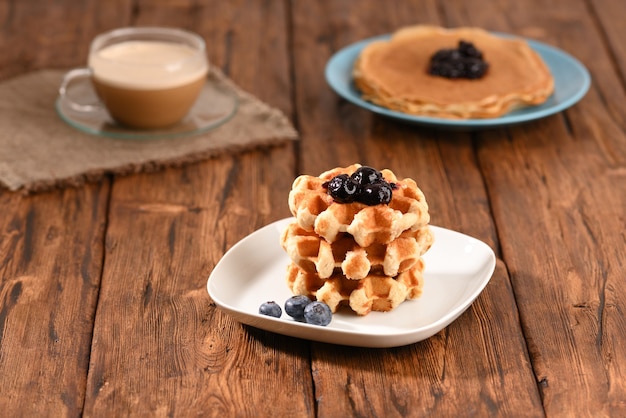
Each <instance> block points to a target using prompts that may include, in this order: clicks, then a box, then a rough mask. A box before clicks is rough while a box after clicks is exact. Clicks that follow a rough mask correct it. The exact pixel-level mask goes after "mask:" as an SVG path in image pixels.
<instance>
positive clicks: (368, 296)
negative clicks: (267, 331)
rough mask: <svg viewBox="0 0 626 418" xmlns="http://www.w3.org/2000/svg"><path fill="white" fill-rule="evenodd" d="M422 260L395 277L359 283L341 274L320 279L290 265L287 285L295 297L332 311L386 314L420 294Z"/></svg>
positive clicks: (377, 277) (381, 276) (378, 276)
mask: <svg viewBox="0 0 626 418" xmlns="http://www.w3.org/2000/svg"><path fill="white" fill-rule="evenodd" d="M423 271H424V262H423V259H421V258H420V259H419V260H418V262H417V263H415V265H414V266H413V267H411V268H410V269H409V270H407V271H404V272H402V273H400V274H398V275H397V276H396V277H389V276H385V275H384V274H370V275H368V276H367V277H365V278H363V279H360V280H351V279H348V278H347V277H345V276H344V275H342V274H341V273H333V274H332V275H331V276H330V277H329V278H327V279H322V278H320V277H319V276H318V275H317V274H316V273H309V272H306V271H304V270H302V269H301V268H300V267H298V266H297V265H296V264H294V263H291V264H290V265H289V266H288V268H287V285H288V286H289V288H290V289H291V291H292V292H293V293H294V294H295V295H305V296H308V297H310V298H314V299H317V300H318V301H322V302H324V303H326V304H327V305H328V306H329V307H330V309H331V311H332V312H336V311H337V309H339V307H340V306H343V305H347V306H349V307H350V309H352V310H353V311H354V312H356V313H357V314H358V315H367V314H368V313H370V312H371V311H379V312H388V311H391V310H393V309H394V308H396V307H397V306H398V305H400V304H401V303H402V302H404V301H405V300H407V299H415V298H417V297H418V296H420V295H421V293H422V287H423V283H424V280H423Z"/></svg>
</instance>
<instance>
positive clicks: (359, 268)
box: [280, 222, 433, 280]
mask: <svg viewBox="0 0 626 418" xmlns="http://www.w3.org/2000/svg"><path fill="white" fill-rule="evenodd" d="M432 241H433V236H432V233H431V231H430V228H429V227H428V226H423V227H421V228H419V229H418V230H416V231H411V230H408V231H404V232H403V233H402V234H400V236H399V237H398V238H396V239H394V240H393V241H391V242H390V243H388V244H372V245H370V246H368V247H361V246H360V245H358V243H357V242H356V241H355V239H354V238H353V237H352V236H351V235H349V234H347V233H344V234H341V235H340V236H339V237H338V238H337V240H335V241H334V242H332V243H330V242H328V241H326V240H325V239H323V238H322V237H320V236H319V235H317V234H316V233H315V232H313V231H307V230H305V229H303V228H301V227H300V226H299V225H298V223H297V222H293V223H291V224H290V225H289V226H288V227H287V228H285V230H284V231H283V233H282V235H281V239H280V244H281V246H282V248H283V249H284V250H285V251H286V252H287V254H288V255H289V258H291V260H292V261H293V262H294V263H295V264H297V265H298V267H300V268H301V269H302V270H304V271H305V272H307V273H316V274H317V275H318V276H319V277H320V278H322V279H327V278H329V277H330V276H331V275H332V274H334V273H336V272H341V273H342V274H343V275H344V276H346V277H347V278H348V279H352V280H360V279H363V278H365V277H366V276H367V275H369V274H370V273H377V274H384V275H385V276H390V277H394V276H396V275H397V274H398V273H402V272H405V271H407V270H409V269H410V268H411V267H413V266H414V265H415V264H416V263H417V262H418V261H419V258H420V257H421V255H422V254H424V253H425V252H426V251H427V250H428V249H429V248H430V246H431V244H432Z"/></svg>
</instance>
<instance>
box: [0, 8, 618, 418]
mask: <svg viewBox="0 0 626 418" xmlns="http://www.w3.org/2000/svg"><path fill="white" fill-rule="evenodd" d="M625 7H626V6H625V5H624V2H621V1H617V0H599V1H591V0H573V1H570V0H555V1H552V2H545V1H539V0H529V1H524V2H520V1H513V0H499V1H490V2H486V1H484V0H472V1H461V0H450V1H442V0H426V1H417V0H411V1H391V2H385V5H384V7H381V3H380V2H374V1H362V2H359V5H358V7H356V6H355V3H354V2H349V1H331V0H328V1H318V2H306V1H294V2H289V1H283V0H275V1H274V0H270V1H265V2H256V1H253V0H237V1H233V2H220V1H217V0H202V1H186V0H159V1H148V0H133V1H131V0H117V1H115V2H97V1H93V0H89V1H84V2H80V3H77V2H73V1H57V2H54V4H52V3H51V4H50V5H46V7H42V6H41V5H40V4H39V2H35V1H31V0H26V1H17V0H13V1H5V2H2V3H1V4H0V50H1V51H2V52H3V53H2V54H0V79H6V78H8V77H11V76H14V75H17V74H21V73H23V72H27V71H31V70H34V69H38V68H50V67H52V68H61V67H63V68H65V67H71V66H77V65H82V64H83V63H84V61H85V59H86V53H87V48H88V45H89V42H90V40H91V39H92V38H93V36H95V35H96V34H97V33H99V32H102V31H104V30H108V29H112V28H114V27H119V26H126V25H167V26H178V27H182V28H186V29H189V30H193V31H196V32H198V33H199V34H200V35H201V36H203V37H204V38H205V39H206V40H207V46H208V54H209V59H210V61H211V62H212V63H213V65H216V66H218V67H219V68H220V69H222V70H223V71H224V72H225V73H226V74H227V75H229V76H230V77H231V78H232V79H233V80H234V81H235V82H236V83H238V84H239V85H240V86H241V87H243V88H244V89H246V90H248V91H250V92H251V93H253V94H254V95H256V96H257V97H259V98H261V99H262V100H264V101H266V102H267V103H269V104H270V105H272V106H276V107H278V108H279V109H281V110H282V111H283V112H285V113H286V114H287V115H288V116H290V117H291V118H292V120H293V121H294V123H295V124H296V125H297V128H298V129H299V131H300V133H301V136H302V139H301V141H300V142H299V143H297V144H288V145H284V146H280V147H273V148H268V149H264V150H258V151H252V152H246V153H242V154H239V155H236V156H223V157H220V158H216V159H212V160H209V161H206V162H202V163H197V164H192V165H189V166H185V167H180V168H170V169H167V170H164V171H160V172H157V173H150V174H147V173H144V174H139V175H130V176H125V177H119V178H110V179H104V180H103V181H102V182H100V183H96V184H88V185H85V186H81V187H80V188H75V189H66V190H61V191H53V192H49V193H43V194H38V195H33V196H22V195H19V194H12V193H9V192H7V191H4V190H3V191H0V388H2V390H0V410H1V411H2V412H3V415H6V416H51V415H52V416H107V417H108V416H193V415H203V416H286V415H289V414H293V415H296V416H321V417H335V416H384V417H394V416H398V417H399V416H425V415H429V416H515V417H518V416H531V417H535V416H538V417H540V416H548V417H553V416H554V417H560V416H590V417H591V416H593V417H596V416H607V417H613V416H624V415H626V395H625V394H626V383H625V381H624V379H623V376H624V375H625V374H626V370H625V369H624V367H625V366H624V365H625V364H626V352H625V351H624V350H623V346H624V338H625V337H624V335H625V334H624V329H626V316H625V313H624V306H623V303H622V301H623V300H624V299H625V298H626V285H625V284H624V280H623V278H624V271H626V265H625V261H624V260H626V234H625V233H624V231H626V216H625V214H626V107H624V106H623V103H624V102H625V101H626V90H625V86H626V81H625V80H626V76H625V74H626V55H625V54H626V51H625V50H624V45H623V42H622V41H623V39H624V34H625V32H624V31H625V28H624V25H623V16H624V12H626V9H625ZM415 23H430V24H441V25H444V26H449V27H452V26H462V25H470V26H480V27H484V28H486V29H489V30H495V31H502V32H509V33H513V34H518V35H522V36H527V37H530V38H533V39H537V40H539V41H543V42H547V43H549V44H552V45H554V46H556V47H559V48H562V49H563V50H565V51H567V52H569V53H570V54H572V55H573V56H574V57H576V58H578V59H579V60H580V61H581V62H583V63H584V64H585V65H586V66H587V68H588V69H589V70H590V73H591V75H592V80H593V83H592V86H591V89H590V91H589V93H588V94H587V95H586V96H585V98H584V99H583V100H582V101H581V102H580V103H578V104H577V105H576V106H574V107H572V108H570V109H568V110H567V111H565V112H563V113H561V114H558V115H554V116H551V117H549V118H546V119H544V120H540V121H536V122H532V123H528V124H525V125H519V126H514V127H510V128H505V129H492V130H487V131H478V132H459V131H444V130H436V129H430V128H425V127H420V126H414V125H409V124H402V123H397V122H396V121H393V120H389V119H386V118H382V117H379V116H376V115H373V114H371V113H369V112H367V111H365V110H362V109H360V108H358V107H356V106H354V105H352V104H349V103H347V102H346V101H345V100H342V99H340V98H339V97H338V96H337V95H336V94H335V93H334V92H333V91H332V90H331V89H330V88H329V87H328V86H327V85H326V82H325V80H324V66H325V65H326V62H327V60H328V59H329V58H330V56H331V55H332V54H333V53H334V52H336V51H338V50H339V49H340V48H342V47H344V46H346V45H348V44H350V43H352V42H355V41H357V40H360V39H363V38H367V37H370V36H375V35H379V34H383V33H388V32H392V31H393V30H395V29H396V28H399V27H401V26H404V25H409V24H415ZM354 162H361V163H364V164H369V165H372V166H375V167H379V168H383V167H388V168H391V169H392V170H394V172H396V173H397V174H398V175H400V176H401V177H411V178H414V179H416V181H417V182H418V184H419V185H420V187H421V188H422V189H423V191H424V192H425V194H426V196H427V198H428V202H429V205H430V213H431V216H432V223H433V224H436V225H439V226H443V227H446V228H451V229H454V230H458V231H461V232H464V233H467V234H470V235H472V236H475V237H477V238H479V239H481V240H483V241H485V242H486V243H487V244H488V245H490V246H491V247H492V248H493V249H494V250H495V251H496V254H497V256H498V262H497V267H496V271H495V273H494V276H493V277H492V279H491V281H490V283H489V284H488V286H487V287H486V289H485V291H484V292H483V293H482V294H481V295H480V297H479V298H478V299H477V300H476V302H475V303H474V304H473V305H472V306H471V307H470V309H468V310H467V311H466V312H465V313H464V314H463V315H462V316H461V317H460V318H459V319H458V320H457V321H455V322H454V323H452V324H451V325H450V326H449V327H447V328H446V329H444V330H443V331H441V332H440V333H438V334H437V335H435V336H434V337H432V338H430V339H428V340H426V341H423V342H420V343H417V344H413V345H409V346H405V347H397V348H393V349H360V348H353V347H341V346H334V345H330V344H322V343H311V342H308V341H305V340H299V339H294V338H289V337H284V336H280V335H276V334H272V333H268V332H264V331H260V330H257V329H254V328H250V327H246V326H242V325H240V324H238V323H237V322H235V321H234V320H232V319H231V318H230V317H229V316H227V315H226V314H224V313H222V312H221V311H220V310H219V309H217V307H216V306H215V304H213V303H212V301H211V300H210V298H209V297H208V295H207V293H206V290H205V289H206V280H207V277H208V276H209V274H210V272H211V271H212V269H213V267H214V266H215V264H216V263H217V262H218V261H219V259H220V258H221V257H222V256H223V254H224V253H225V252H226V251H227V250H228V249H229V248H230V247H231V246H233V245H234V244H235V243H236V242H237V241H238V240H240V239H241V238H243V237H245V236H246V235H247V234H249V233H250V232H252V231H254V230H255V229H257V228H259V227H261V226H263V225H266V224H267V223H269V222H272V221H274V220H277V219H280V218H283V217H286V216H288V215H289V211H288V207H287V194H288V191H289V188H290V185H291V182H292V180H293V178H294V177H295V176H296V175H298V174H301V173H307V174H318V173H320V172H322V171H324V170H327V169H329V168H332V167H335V166H341V165H348V164H352V163H354ZM277 280H278V281H279V282H280V280H281V279H280V278H277Z"/></svg>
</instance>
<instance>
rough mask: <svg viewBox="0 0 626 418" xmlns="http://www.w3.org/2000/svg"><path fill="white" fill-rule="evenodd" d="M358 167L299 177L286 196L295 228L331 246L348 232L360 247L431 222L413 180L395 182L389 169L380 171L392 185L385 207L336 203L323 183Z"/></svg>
mask: <svg viewBox="0 0 626 418" xmlns="http://www.w3.org/2000/svg"><path fill="white" fill-rule="evenodd" d="M359 167H361V165H360V164H353V165H351V166H348V167H345V168H335V169H333V170H329V171H326V172H324V173H322V174H321V175H320V176H319V177H315V176H309V175H301V176H299V177H298V178H296V179H295V181H294V182H293V185H292V189H291V192H290V193H289V209H290V210H291V213H292V214H293V215H294V216H295V217H296V220H297V222H298V225H299V226H300V227H301V228H302V229H304V230H305V231H312V232H315V233H316V234H317V235H319V236H320V237H322V238H324V239H325V240H326V241H328V242H330V243H332V242H334V241H336V240H337V239H338V238H340V237H341V236H342V233H346V232H347V233H348V234H350V235H352V236H353V237H354V240H355V241H356V242H357V244H358V245H360V246H361V247H369V246H370V245H372V244H375V243H376V244H388V243H390V242H392V241H393V240H394V239H396V238H398V237H399V236H400V235H401V234H402V233H403V232H404V231H407V230H410V231H417V230H418V229H419V228H421V227H423V226H426V225H427V224H428V222H429V221H430V215H429V214H428V204H427V203H426V198H425V197H424V194H423V193H422V191H421V190H420V189H419V188H418V187H417V184H416V183H415V181H413V180H412V179H409V178H407V179H398V178H397V177H396V176H395V174H394V173H393V172H392V171H390V170H387V169H385V170H381V173H382V174H383V177H384V178H385V180H387V181H388V182H391V183H395V185H396V188H395V189H394V190H393V198H392V199H391V202H389V204H387V205H374V206H367V205H365V204H362V203H358V202H353V203H335V202H334V201H333V199H332V197H331V196H330V195H329V194H328V193H327V192H326V189H325V188H324V186H323V184H324V183H325V182H327V181H329V180H330V179H332V178H333V177H335V176H336V175H339V174H348V175H350V174H352V173H353V172H354V171H356V169H357V168H359Z"/></svg>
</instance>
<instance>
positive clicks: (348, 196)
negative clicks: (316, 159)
mask: <svg viewBox="0 0 626 418" xmlns="http://www.w3.org/2000/svg"><path fill="white" fill-rule="evenodd" d="M326 187H327V188H328V194H330V196H331V197H332V198H333V199H334V200H335V201H337V202H340V203H350V202H353V201H354V196H355V195H356V192H357V190H358V185H357V184H356V183H355V182H353V181H352V180H351V179H350V177H349V176H348V175H347V174H339V175H338V176H335V177H333V178H332V179H331V180H330V181H329V182H328V185H327V186H326Z"/></svg>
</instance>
